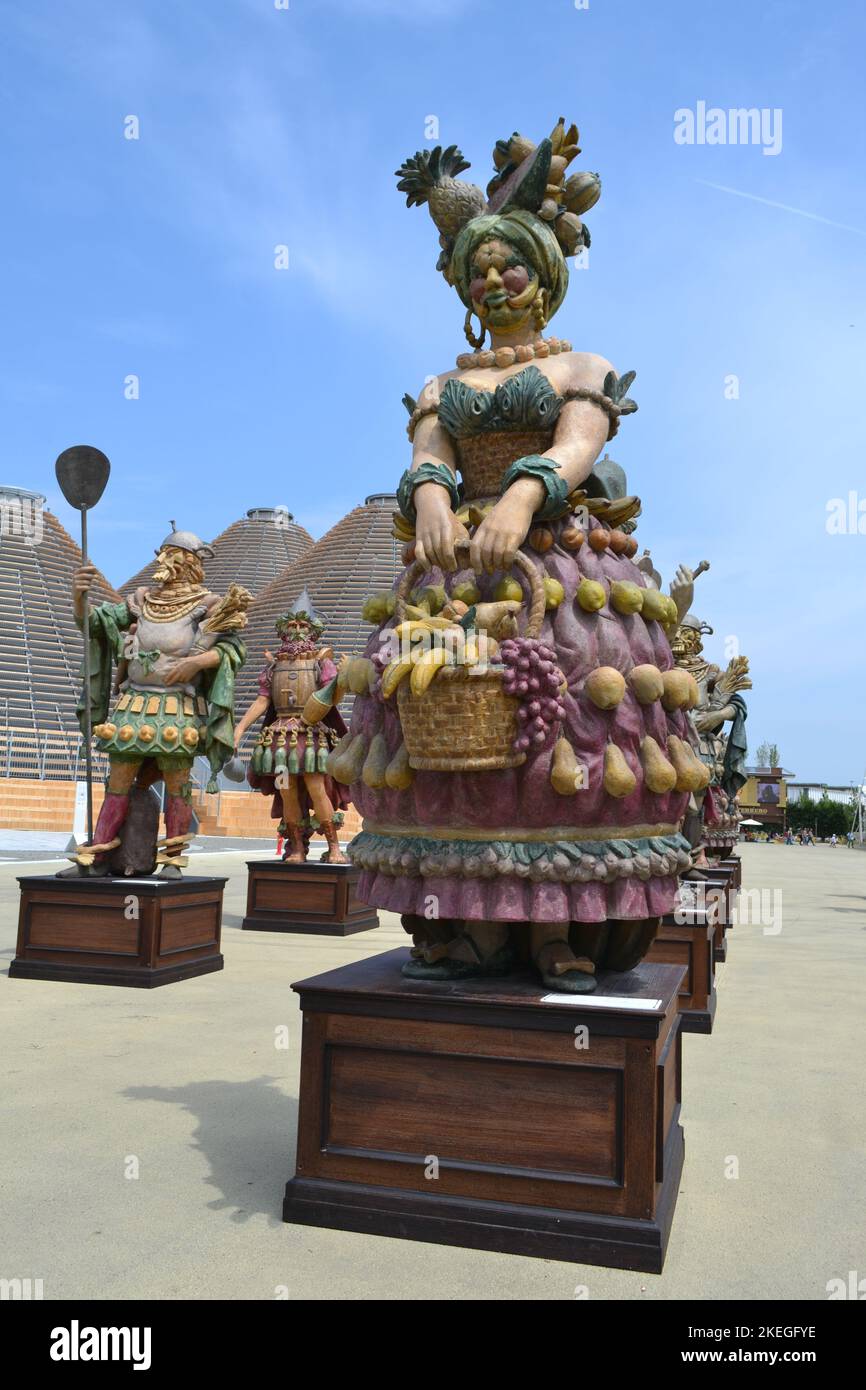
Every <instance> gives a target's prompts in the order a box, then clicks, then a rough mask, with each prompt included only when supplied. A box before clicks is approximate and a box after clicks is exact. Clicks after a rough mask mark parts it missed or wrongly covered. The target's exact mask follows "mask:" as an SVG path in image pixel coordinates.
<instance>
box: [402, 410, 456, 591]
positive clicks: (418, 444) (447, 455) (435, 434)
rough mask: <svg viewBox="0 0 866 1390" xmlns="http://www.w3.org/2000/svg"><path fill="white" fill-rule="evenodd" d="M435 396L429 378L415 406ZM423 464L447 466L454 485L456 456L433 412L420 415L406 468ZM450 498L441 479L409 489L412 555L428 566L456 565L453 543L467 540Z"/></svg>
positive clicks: (449, 567) (413, 470) (415, 468)
mask: <svg viewBox="0 0 866 1390" xmlns="http://www.w3.org/2000/svg"><path fill="white" fill-rule="evenodd" d="M438 398H439V391H438V385H437V383H435V382H431V383H429V384H428V385H427V386H425V388H424V390H423V391H422V393H421V397H420V399H419V406H422V407H423V406H425V405H433V404H435V403H436V402H438ZM425 464H430V465H431V466H432V467H433V468H434V469H440V470H442V469H445V470H447V473H448V474H449V475H450V477H451V478H452V480H453V482H454V485H455V488H456V482H457V459H456V456H455V453H454V446H453V444H452V443H451V438H450V436H449V434H448V432H447V430H445V429H444V428H443V426H442V425H440V423H439V417H438V415H437V414H435V412H431V413H430V414H427V415H423V416H422V417H421V419H419V421H418V423H417V425H416V427H415V438H414V440H413V444H412V464H411V468H410V472H411V473H417V472H418V469H419V468H421V467H423V466H424V465H425ZM451 501H452V496H451V491H450V490H449V489H448V488H447V487H446V486H445V485H444V484H443V483H438V482H435V481H432V480H431V481H430V482H422V483H418V484H417V486H416V487H414V488H413V489H412V503H413V505H414V508H415V553H416V556H417V558H418V560H420V561H421V562H422V563H423V564H425V565H427V566H428V567H429V566H432V565H439V566H440V568H442V569H443V570H447V571H449V572H453V571H454V570H456V568H457V559H456V557H455V554H454V546H455V543H456V542H457V541H458V540H468V533H467V531H466V529H465V527H464V526H462V525H461V524H460V522H459V521H457V519H456V517H455V515H454V511H453V508H452V506H451Z"/></svg>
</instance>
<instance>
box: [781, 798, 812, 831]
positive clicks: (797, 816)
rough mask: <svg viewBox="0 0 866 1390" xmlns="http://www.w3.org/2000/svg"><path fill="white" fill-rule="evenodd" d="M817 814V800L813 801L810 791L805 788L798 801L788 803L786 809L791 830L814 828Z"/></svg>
mask: <svg viewBox="0 0 866 1390" xmlns="http://www.w3.org/2000/svg"><path fill="white" fill-rule="evenodd" d="M817 814H818V805H817V802H815V801H812V800H811V798H810V797H809V795H808V793H807V792H806V791H805V790H803V791H801V792H800V795H799V797H798V798H797V800H796V801H792V802H790V803H789V804H788V807H787V809H786V811H785V821H786V824H787V825H788V826H789V828H790V829H791V830H806V829H808V828H812V829H814V828H815V825H816V823H817V822H816V817H817Z"/></svg>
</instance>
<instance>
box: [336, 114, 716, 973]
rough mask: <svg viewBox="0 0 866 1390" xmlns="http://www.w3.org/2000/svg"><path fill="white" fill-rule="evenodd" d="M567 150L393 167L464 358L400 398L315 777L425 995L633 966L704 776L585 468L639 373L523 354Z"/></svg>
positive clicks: (605, 468) (683, 844) (668, 663)
mask: <svg viewBox="0 0 866 1390" xmlns="http://www.w3.org/2000/svg"><path fill="white" fill-rule="evenodd" d="M577 140H578V133H577V130H576V128H575V127H574V126H571V127H569V128H566V126H565V123H564V122H563V121H560V122H559V123H558V124H557V126H556V127H555V128H554V130H553V132H552V134H551V136H550V137H549V138H548V139H545V140H542V141H541V142H540V143H539V144H538V145H537V146H536V145H534V144H533V143H532V142H531V141H529V140H526V139H525V138H523V137H521V136H518V135H515V136H512V137H511V138H510V139H507V140H501V141H498V142H497V144H496V147H495V150H494V154H493V160H494V168H495V173H494V177H493V179H492V181H491V182H490V184H489V185H488V187H487V193H486V196H485V194H484V193H483V192H482V191H481V189H480V188H477V187H475V185H472V184H468V183H466V182H464V181H462V180H461V179H459V178H458V177H457V175H458V174H459V173H460V172H461V171H462V170H464V169H466V168H467V167H468V165H467V164H466V162H465V161H464V160H463V158H462V156H461V155H460V153H459V151H457V150H456V149H455V148H454V147H451V148H450V149H448V150H441V149H438V148H437V149H435V150H432V151H422V152H419V153H418V154H416V155H415V156H414V158H412V159H409V160H407V161H406V163H405V164H404V165H403V166H402V168H401V169H400V171H399V175H400V184H399V187H400V188H401V190H402V191H403V192H405V193H406V195H407V202H408V203H409V204H412V203H416V204H427V206H428V207H429V210H430V213H431V215H432V217H433V220H434V222H435V223H436V226H437V229H438V231H439V234H440V235H439V244H440V257H439V263H438V267H439V269H440V270H441V271H442V273H443V275H444V276H445V279H446V281H447V282H448V284H449V285H451V286H453V287H454V289H455V290H456V292H457V294H458V295H459V297H460V299H461V301H462V303H463V305H464V307H465V311H466V316H465V332H466V336H467V338H468V340H469V342H470V345H471V347H472V348H473V351H471V352H464V353H461V354H460V355H459V356H458V358H457V363H456V369H454V368H452V369H450V370H447V371H445V372H443V373H441V374H439V375H438V376H436V377H431V378H429V379H428V382H427V384H426V385H425V387H424V389H423V391H422V392H421V394H420V396H419V397H418V399H417V401H416V400H414V399H412V398H409V397H407V398H406V404H407V408H408V410H409V411H410V421H409V436H410V440H411V441H412V448H413V453H412V464H411V467H410V468H409V470H408V471H407V472H406V473H405V474H404V476H403V478H402V480H401V482H400V486H399V489H398V501H399V505H400V515H399V517H397V518H396V534H397V535H398V536H399V537H400V538H401V539H402V540H404V541H405V543H406V551H405V559H406V564H407V569H406V571H405V572H404V574H403V576H402V578H401V580H400V582H399V584H398V587H397V589H396V591H395V592H394V593H392V594H391V595H390V596H382V595H380V596H378V597H376V599H375V600H374V601H373V602H372V603H371V606H370V611H369V613H368V616H370V617H371V618H372V619H373V620H374V622H375V625H376V631H375V632H374V634H373V636H372V638H371V639H370V642H369V644H368V646H367V648H366V652H365V655H364V656H363V657H359V658H356V659H355V661H353V663H352V664H351V666H350V668H349V678H350V679H349V683H350V687H351V688H352V689H353V690H354V691H355V693H356V696H357V698H356V700H355V704H354V709H353V714H352V724H351V731H350V734H349V735H347V737H346V739H345V740H344V741H343V742H342V743H341V744H340V745H339V746H338V748H337V749H336V750H335V752H334V754H333V755H332V757H331V760H330V763H329V767H330V769H331V771H332V772H333V774H334V775H335V776H336V777H337V778H338V779H339V780H342V781H343V782H345V783H347V784H350V785H351V789H352V799H353V801H354V802H355V804H356V805H357V806H358V808H359V810H360V811H361V812H362V814H363V817H364V829H363V831H362V832H361V834H360V835H358V836H357V837H356V838H355V840H354V841H353V842H352V844H351V846H350V851H349V853H350V856H351V858H352V859H353V861H354V862H355V863H356V864H359V865H360V866H361V867H362V869H363V874H362V876H361V882H360V893H361V896H362V897H363V898H364V899H365V900H366V901H367V902H370V903H371V904H373V905H376V906H379V907H383V908H386V909H391V910H392V911H396V912H399V913H401V914H402V917H403V922H404V925H405V926H406V928H407V930H409V931H410V932H411V934H412V938H413V943H414V944H413V950H412V956H411V959H410V961H409V963H408V964H407V966H406V967H405V973H406V974H407V975H410V976H414V977H420V978H424V979H432V980H448V979H454V978H460V977H463V976H470V975H485V974H496V973H502V972H504V971H507V970H509V969H510V968H511V967H512V965H513V964H514V963H515V962H516V961H517V960H519V959H521V958H523V957H524V956H526V955H528V956H529V957H530V958H531V959H532V960H533V961H534V962H535V964H536V966H537V968H538V971H539V974H540V976H541V979H542V980H543V982H544V984H545V985H546V986H547V987H548V988H551V989H553V990H558V991H559V990H568V991H572V992H585V991H590V990H593V989H594V988H595V987H596V972H597V970H599V969H610V970H628V969H630V968H631V967H632V966H634V965H635V964H636V963H637V962H638V961H640V960H641V959H642V957H643V956H644V954H645V953H646V951H647V950H648V948H649V945H650V943H651V942H652V940H653V937H654V936H655V933H656V931H657V928H658V923H659V919H660V917H661V916H662V914H664V913H666V912H669V911H671V910H672V909H673V907H674V905H675V897H676V892H677V874H678V872H679V871H680V870H681V869H682V868H684V867H687V866H688V865H689V863H690V854H689V845H688V842H687V841H686V839H685V838H684V837H683V835H682V834H681V826H682V820H683V816H684V814H685V811H686V807H687V805H688V800H689V796H690V794H691V792H692V791H693V790H694V789H696V788H698V787H699V786H703V785H705V784H706V780H707V778H708V772H707V769H706V768H705V767H704V765H703V763H702V762H701V761H700V759H699V758H698V757H697V756H696V754H695V751H694V747H693V744H694V742H695V738H694V732H693V730H692V727H691V725H690V722H689V719H688V710H689V708H690V707H691V706H692V705H693V704H694V703H695V702H696V701H697V698H698V690H697V685H696V683H695V681H694V680H693V679H692V677H691V675H690V674H688V673H686V672H685V671H682V670H677V669H675V667H674V661H673V657H672V654H671V649H670V645H669V642H668V634H669V633H672V632H673V631H674V630H675V627H676V624H677V621H678V619H679V613H678V611H677V608H676V605H675V603H674V602H673V600H672V599H671V598H669V597H668V596H666V595H662V594H661V593H659V592H658V590H657V589H655V588H653V587H651V586H648V584H647V581H646V578H645V576H644V575H643V574H642V572H641V570H640V569H639V568H638V567H637V565H636V564H635V562H634V558H633V557H634V555H635V554H636V551H637V544H636V542H635V540H634V539H633V537H632V536H631V535H629V534H628V529H627V528H629V527H630V525H631V523H632V522H633V520H634V517H635V516H636V515H637V514H638V512H639V511H640V501H639V499H638V498H636V497H634V496H628V495H625V488H624V486H623V487H621V488H619V490H618V492H617V491H611V488H610V486H609V482H610V475H611V471H612V469H613V470H615V469H616V468H617V467H618V466H617V465H613V464H612V461H608V460H607V459H604V460H599V462H598V464H596V459H597V458H598V455H599V453H600V451H601V449H602V448H603V446H604V444H605V441H606V440H608V439H611V438H612V437H613V435H614V434H615V433H616V430H617V428H618V426H619V422H620V420H621V418H622V417H623V416H625V415H628V414H630V413H631V412H632V411H634V410H636V408H637V407H636V405H635V403H634V402H633V401H632V400H631V399H630V398H629V395H628V389H629V387H630V385H631V382H632V380H633V377H634V373H633V372H629V373H627V374H626V375H625V376H623V377H619V376H617V373H616V372H615V371H614V369H613V368H612V367H611V364H610V363H609V362H607V361H606V360H605V359H604V358H602V357H599V356H596V355H595V354H593V353H587V352H576V351H573V350H572V346H571V343H569V342H567V341H566V340H564V339H561V338H555V337H545V336H544V330H545V329H546V327H547V325H548V324H549V322H550V320H551V319H552V318H553V316H554V314H555V313H556V312H557V310H558V309H559V308H560V306H561V304H562V302H563V300H564V298H565V294H566V290H567V287H568V270H567V267H566V257H567V256H568V255H571V254H574V253H575V252H577V251H579V250H581V248H583V247H586V246H588V245H589V234H588V231H587V229H586V227H585V225H584V223H583V220H582V214H583V212H585V211H586V210H588V209H589V208H590V207H591V206H592V205H593V204H594V203H595V202H596V201H597V199H598V197H599V193H600V181H599V179H598V176H597V175H596V174H591V173H577V174H572V175H571V176H570V177H566V170H567V167H568V165H569V163H570V161H571V160H572V158H573V157H574V156H575V155H576V154H577V153H578V152H579V150H578V145H577ZM473 318H475V319H477V322H478V325H479V328H478V333H477V334H476V333H475V332H474V330H473V327H472V321H473ZM488 335H489V339H490V342H489V346H486V345H485V339H486V338H487V337H488ZM619 472H620V474H621V472H622V470H619ZM623 479H624V475H623Z"/></svg>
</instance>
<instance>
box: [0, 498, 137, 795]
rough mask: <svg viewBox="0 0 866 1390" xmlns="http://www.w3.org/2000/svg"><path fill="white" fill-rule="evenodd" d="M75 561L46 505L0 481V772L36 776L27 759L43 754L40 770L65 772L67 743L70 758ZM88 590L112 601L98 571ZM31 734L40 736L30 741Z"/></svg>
mask: <svg viewBox="0 0 866 1390" xmlns="http://www.w3.org/2000/svg"><path fill="white" fill-rule="evenodd" d="M80 563H81V550H80V548H79V547H78V546H77V545H76V543H75V541H74V540H73V539H72V537H71V536H70V535H69V533H68V532H67V531H66V530H65V529H64V528H63V526H61V524H60V522H59V521H58V520H57V518H56V517H55V516H54V515H52V513H51V512H49V511H46V510H45V498H44V497H42V496H40V494H39V493H36V492H28V491H27V490H26V489H24V488H16V487H0V727H2V729H3V733H4V745H3V748H2V758H3V766H0V776H2V777H8V776H10V775H26V772H27V771H29V775H34V773H35V774H36V775H42V774H41V773H39V772H38V769H37V768H36V764H35V763H34V762H33V760H34V759H36V760H37V761H39V760H41V762H42V763H43V764H45V761H46V756H47V757H48V763H47V764H46V765H45V767H44V772H45V775H47V776H64V775H68V773H67V772H65V771H64V768H65V764H66V761H68V759H67V757H66V754H65V753H64V752H63V751H62V750H64V749H67V748H68V749H69V750H70V757H71V758H72V760H73V761H74V755H75V749H76V746H77V744H78V741H79V729H78V721H77V719H76V716H75V706H76V704H77V701H78V697H79V694H80V688H81V679H80V674H79V673H80V667H81V660H82V651H83V647H82V638H81V633H80V632H79V630H78V628H77V627H76V625H75V620H74V619H73V616H72V574H73V571H74V570H75V569H76V568H77V566H78V565H79V564H80ZM91 595H92V597H93V599H94V601H96V602H99V603H102V602H104V601H105V600H109V601H111V602H114V603H116V602H117V601H118V595H117V594H116V593H115V591H114V590H113V589H112V587H111V585H110V584H109V583H108V581H107V580H106V579H104V578H103V577H102V576H101V575H100V577H99V579H98V581H97V583H96V584H95V586H94V588H93V589H92V590H91ZM10 730H11V731H12V734H11V736H10ZM16 730H17V731H19V736H18V738H17V742H16V737H15V731H16ZM34 733H38V735H39V740H37V742H34V738H33V735H34ZM46 740H47V741H48V742H46ZM49 742H50V744H51V752H50V755H47V754H46V748H47V747H48V743H49ZM25 749H29V752H27V753H26V758H27V759H28V760H29V762H30V763H32V764H33V766H32V767H29V768H28V770H25V769H24V767H23V765H22V766H20V767H19V766H18V762H20V760H21V758H24V757H25V752H24V750H25ZM54 764H57V765H56V766H55V765H54ZM61 764H63V766H61Z"/></svg>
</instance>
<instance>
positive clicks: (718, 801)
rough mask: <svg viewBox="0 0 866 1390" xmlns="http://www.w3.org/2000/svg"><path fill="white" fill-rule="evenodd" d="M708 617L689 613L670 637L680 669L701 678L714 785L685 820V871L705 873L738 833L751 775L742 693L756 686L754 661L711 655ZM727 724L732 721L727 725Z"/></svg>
mask: <svg viewBox="0 0 866 1390" xmlns="http://www.w3.org/2000/svg"><path fill="white" fill-rule="evenodd" d="M712 631H713V629H712V628H711V627H710V625H709V623H705V622H703V621H702V620H701V619H700V618H697V617H695V615H694V614H693V613H687V614H686V616H685V617H684V618H683V620H682V622H681V623H680V626H679V627H678V628H677V631H676V634H675V635H674V637H673V639H672V641H671V648H672V651H673V653H674V656H675V658H676V662H677V665H678V666H679V667H680V669H681V670H684V671H687V672H688V673H689V674H690V675H691V676H692V677H693V678H694V679H695V681H696V682H697V686H698V690H699V692H700V698H699V700H698V704H697V706H696V707H695V709H694V710H692V712H691V719H692V723H693V724H694V726H695V729H696V731H697V735H698V740H699V752H700V756H701V759H702V760H703V762H704V763H705V764H706V766H707V767H708V768H709V770H710V774H711V781H710V785H709V786H708V787H707V788H706V789H705V790H704V791H703V792H701V793H700V794H695V796H694V797H693V798H692V801H691V802H690V805H689V812H688V815H687V816H686V821H685V824H684V826H683V832H684V834H685V835H686V836H687V837H688V839H689V841H690V843H691V844H692V847H693V849H694V858H693V864H692V870H691V871H690V872H689V873H686V874H685V875H684V877H686V878H688V877H696V878H701V877H704V874H703V870H704V869H706V868H707V867H709V865H708V860H707V851H708V850H709V851H710V852H711V853H712V851H713V849H714V848H715V845H716V842H718V843H719V845H724V846H725V847H729V846H730V845H731V843H732V842H733V841H734V840H735V839H736V830H737V825H738V822H739V811H738V807H737V799H736V798H737V793H738V792H739V790H740V788H741V787H742V785H743V783H744V782H745V780H746V771H745V765H746V730H745V725H746V713H747V711H746V702H745V700H744V699H743V697H742V694H741V693H740V692H741V691H743V690H751V688H752V681H751V678H750V676H749V661H748V658H747V657H745V656H735V657H733V658H732V659H731V661H729V663H728V666H727V668H726V670H724V671H722V670H721V668H720V667H718V666H716V665H714V664H713V663H712V662H710V661H708V660H707V658H706V656H705V655H704V650H703V637H704V636H705V635H707V634H709V633H712ZM725 725H730V729H728V730H726V728H725Z"/></svg>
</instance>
